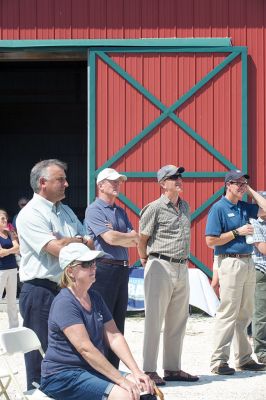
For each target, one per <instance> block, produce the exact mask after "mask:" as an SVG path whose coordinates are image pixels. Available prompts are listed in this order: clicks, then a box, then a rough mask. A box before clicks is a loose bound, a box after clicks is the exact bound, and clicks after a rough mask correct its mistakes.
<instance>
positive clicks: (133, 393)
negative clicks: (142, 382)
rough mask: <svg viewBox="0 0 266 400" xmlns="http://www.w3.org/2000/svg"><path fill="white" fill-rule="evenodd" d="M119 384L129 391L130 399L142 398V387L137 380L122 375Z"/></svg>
mask: <svg viewBox="0 0 266 400" xmlns="http://www.w3.org/2000/svg"><path fill="white" fill-rule="evenodd" d="M117 384H118V385H119V386H120V387H121V388H122V389H124V390H126V391H127V392H128V393H129V396H130V399H132V400H139V398H140V388H139V387H138V385H137V384H136V383H135V382H132V381H131V380H129V379H127V378H125V377H124V376H121V379H120V380H119V382H117Z"/></svg>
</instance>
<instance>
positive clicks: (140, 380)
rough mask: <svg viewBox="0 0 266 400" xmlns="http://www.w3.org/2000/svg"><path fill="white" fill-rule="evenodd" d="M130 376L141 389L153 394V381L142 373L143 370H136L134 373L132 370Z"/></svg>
mask: <svg viewBox="0 0 266 400" xmlns="http://www.w3.org/2000/svg"><path fill="white" fill-rule="evenodd" d="M132 376H133V378H134V379H135V381H136V383H137V385H138V387H139V388H140V390H141V391H147V392H148V393H151V394H153V392H154V389H153V387H154V386H153V381H152V380H151V378H150V377H149V376H148V375H146V374H144V372H142V371H137V372H134V373H133V372H132Z"/></svg>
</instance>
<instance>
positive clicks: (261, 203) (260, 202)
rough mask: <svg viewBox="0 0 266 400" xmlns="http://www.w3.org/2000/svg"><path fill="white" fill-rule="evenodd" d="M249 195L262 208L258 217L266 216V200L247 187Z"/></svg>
mask: <svg viewBox="0 0 266 400" xmlns="http://www.w3.org/2000/svg"><path fill="white" fill-rule="evenodd" d="M247 193H248V194H249V195H250V196H251V197H252V198H253V199H254V200H255V202H256V203H257V204H258V206H259V207H260V209H259V212H258V216H262V215H265V214H266V199H265V198H264V197H263V196H262V195H261V194H259V193H257V192H256V191H255V190H253V189H252V188H251V187H250V186H247Z"/></svg>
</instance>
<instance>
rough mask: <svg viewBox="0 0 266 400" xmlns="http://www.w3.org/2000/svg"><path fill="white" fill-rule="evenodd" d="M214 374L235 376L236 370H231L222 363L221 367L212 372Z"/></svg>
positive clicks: (217, 366) (218, 366)
mask: <svg viewBox="0 0 266 400" xmlns="http://www.w3.org/2000/svg"><path fill="white" fill-rule="evenodd" d="M211 372H212V373H213V374H217V375H234V373H235V370H234V368H230V367H229V365H228V364H227V363H222V364H220V365H216V367H214V368H213V369H212V371H211Z"/></svg>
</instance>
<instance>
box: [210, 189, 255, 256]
mask: <svg viewBox="0 0 266 400" xmlns="http://www.w3.org/2000/svg"><path fill="white" fill-rule="evenodd" d="M258 210H259V207H258V205H257V204H251V203H247V202H245V201H238V202H237V204H234V203H232V202H231V201H230V200H228V199H227V198H226V197H225V196H223V197H222V198H221V199H220V200H219V201H217V203H215V204H214V205H213V206H212V207H211V209H210V211H209V214H208V219H207V225H206V231H205V235H206V236H217V237H218V236H220V235H221V234H222V233H225V232H229V231H232V230H233V229H237V228H239V227H241V226H243V225H245V224H248V223H249V218H257V214H258ZM252 250H253V247H252V245H250V244H247V243H246V237H245V236H238V237H237V238H236V239H234V240H231V241H230V242H228V243H225V244H224V245H222V246H215V252H214V254H215V255H219V254H230V253H231V254H232V253H235V254H251V253H252Z"/></svg>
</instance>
